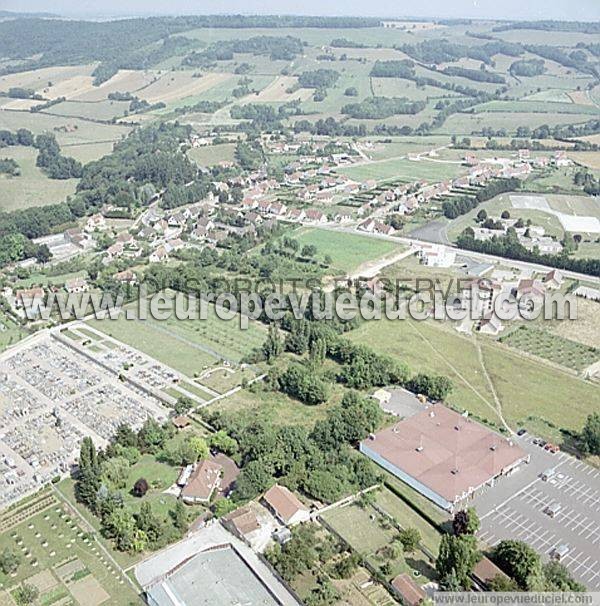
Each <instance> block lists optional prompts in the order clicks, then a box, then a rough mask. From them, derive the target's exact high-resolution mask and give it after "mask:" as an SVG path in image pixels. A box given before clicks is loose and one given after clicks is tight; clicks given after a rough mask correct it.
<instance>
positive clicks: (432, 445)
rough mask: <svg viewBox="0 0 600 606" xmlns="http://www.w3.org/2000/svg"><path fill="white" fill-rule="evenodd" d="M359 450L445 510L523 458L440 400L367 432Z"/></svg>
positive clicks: (505, 440) (508, 443) (507, 443)
mask: <svg viewBox="0 0 600 606" xmlns="http://www.w3.org/2000/svg"><path fill="white" fill-rule="evenodd" d="M360 451H361V452H362V453H364V454H365V455H367V456H368V457H369V458H370V459H372V460H373V461H375V462H376V463H378V464H379V465H381V467H383V468H384V469H387V470H388V471H389V472H391V473H393V474H394V475H395V476H397V477H398V478H400V479H401V480H402V481H404V482H406V483H407V484H408V485H410V486H412V487H413V488H414V489H415V490H417V491H418V492H420V493H421V494H423V495H424V496H426V497H427V498H428V499H430V500H431V501H433V502H434V503H436V505H439V506H440V507H441V508H443V509H445V510H446V511H450V512H452V511H454V508H455V506H456V505H457V504H459V503H460V502H461V501H462V500H463V499H466V498H468V497H469V496H470V495H472V494H473V493H474V492H475V491H476V490H478V489H479V488H481V487H483V486H485V485H486V484H487V485H489V486H491V485H493V484H494V481H495V479H496V478H497V477H499V476H501V475H506V474H509V473H510V472H512V471H513V470H514V469H516V468H517V467H518V466H519V465H520V464H521V463H523V462H525V461H528V460H529V455H528V454H527V453H526V452H525V451H524V450H523V449H522V448H520V447H519V446H517V445H516V444H514V443H513V442H512V441H511V440H510V439H508V438H505V437H503V436H501V435H499V434H497V433H495V432H493V431H491V430H489V429H487V428H486V427H484V426H483V425H481V424H479V423H476V422H474V421H471V420H469V419H468V418H466V417H464V416H463V415H461V414H459V413H457V412H455V411H453V410H451V409H449V408H446V407H445V406H443V405H441V404H434V405H432V406H430V407H428V408H427V409H426V410H424V411H423V412H420V413H418V414H416V415H413V416H411V417H408V418H406V419H404V420H402V421H400V422H398V423H396V424H395V425H393V426H391V427H388V428H387V429H384V430H383V431H380V432H379V433H377V434H372V435H371V436H369V438H367V439H366V440H363V441H362V442H361V443H360Z"/></svg>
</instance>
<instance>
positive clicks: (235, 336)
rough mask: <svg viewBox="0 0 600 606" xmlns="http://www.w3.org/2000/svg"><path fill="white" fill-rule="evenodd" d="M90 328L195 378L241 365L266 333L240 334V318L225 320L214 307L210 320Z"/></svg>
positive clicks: (101, 323)
mask: <svg viewBox="0 0 600 606" xmlns="http://www.w3.org/2000/svg"><path fill="white" fill-rule="evenodd" d="M89 324H90V326H92V327H94V328H96V329H97V330H100V331H102V332H104V333H106V334H108V335H109V336H111V337H113V338H115V339H117V340H119V341H122V342H123V343H126V344H127V345H131V346H132V347H135V348H136V349H139V350H140V351H142V352H144V353H146V354H148V355H149V356H152V357H153V358H156V359H157V360H158V361H160V362H163V363H164V364H167V365H168V366H171V367H172V368H174V369H176V370H179V371H180V372H182V373H183V374H185V375H187V376H189V377H193V376H194V375H195V374H198V373H200V372H201V371H202V370H203V369H205V368H207V367H209V366H212V365H214V364H215V363H218V362H219V361H220V360H222V359H229V360H231V361H233V362H236V363H237V362H239V361H240V360H241V359H242V358H243V357H244V356H245V355H247V354H249V353H250V352H251V351H252V349H254V348H255V347H259V346H260V345H261V344H262V342H263V341H264V335H265V334H266V331H265V329H264V328H263V327H262V325H260V324H259V323H256V322H250V324H249V327H248V329H247V330H240V324H239V318H234V319H233V320H221V319H220V318H218V317H217V315H216V312H215V311H214V307H212V306H211V307H210V312H209V314H208V317H207V319H206V320H177V318H175V317H172V318H169V319H168V320H166V321H156V320H152V319H148V320H136V321H131V320H127V319H125V317H124V316H123V315H121V316H120V317H119V319H118V320H97V319H94V320H90V321H89Z"/></svg>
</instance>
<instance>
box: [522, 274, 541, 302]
mask: <svg viewBox="0 0 600 606" xmlns="http://www.w3.org/2000/svg"><path fill="white" fill-rule="evenodd" d="M545 294H546V288H545V286H544V285H543V284H542V283H541V282H540V281H539V280H536V279H533V278H524V279H522V280H520V281H519V284H518V285H517V288H516V296H517V298H521V297H531V298H532V299H542V298H543V297H544V295H545Z"/></svg>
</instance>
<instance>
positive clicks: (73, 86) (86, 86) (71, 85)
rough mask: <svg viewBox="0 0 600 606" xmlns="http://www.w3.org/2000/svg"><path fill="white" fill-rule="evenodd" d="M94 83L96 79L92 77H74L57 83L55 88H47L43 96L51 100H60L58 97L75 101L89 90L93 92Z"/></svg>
mask: <svg viewBox="0 0 600 606" xmlns="http://www.w3.org/2000/svg"><path fill="white" fill-rule="evenodd" d="M93 82H94V79H93V78H92V77H91V76H73V77H72V78H69V79H67V80H62V81H61V82H58V83H56V84H55V85H54V86H50V87H47V88H45V89H44V90H43V94H44V96H46V97H49V98H50V99H58V97H66V98H67V99H73V98H74V97H77V96H78V95H81V94H82V93H85V92H86V91H88V90H92V89H93V87H94V84H93Z"/></svg>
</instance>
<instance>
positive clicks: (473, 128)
mask: <svg viewBox="0 0 600 606" xmlns="http://www.w3.org/2000/svg"><path fill="white" fill-rule="evenodd" d="M551 109H552V105H550V104H549V107H548V111H547V112H546V113H539V112H538V113H535V112H529V113H525V112H523V113H517V114H512V113H511V112H479V113H461V114H454V115H452V116H450V117H449V118H448V119H447V120H446V122H445V123H444V125H443V126H441V127H440V128H439V129H438V131H437V132H440V133H445V134H448V135H452V134H456V135H471V134H474V133H476V132H480V131H481V130H482V129H483V128H486V127H487V128H492V129H494V130H499V129H506V131H507V132H508V133H514V132H515V131H516V130H517V128H518V127H519V126H529V127H530V128H537V127H538V126H542V125H543V124H547V125H548V126H557V125H562V124H582V123H584V122H587V121H589V120H590V114H589V113H585V114H559V113H555V112H552V111H551Z"/></svg>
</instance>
